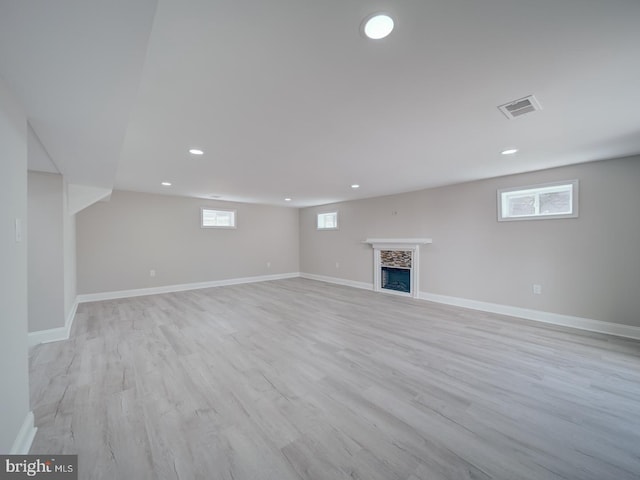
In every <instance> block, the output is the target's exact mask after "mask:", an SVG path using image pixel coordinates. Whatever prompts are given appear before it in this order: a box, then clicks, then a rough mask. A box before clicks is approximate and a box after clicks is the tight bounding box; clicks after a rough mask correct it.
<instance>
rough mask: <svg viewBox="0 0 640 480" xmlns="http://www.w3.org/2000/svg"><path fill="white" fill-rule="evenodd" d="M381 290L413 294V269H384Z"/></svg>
mask: <svg viewBox="0 0 640 480" xmlns="http://www.w3.org/2000/svg"><path fill="white" fill-rule="evenodd" d="M381 274H382V277H381V279H380V282H381V285H380V287H381V288H384V289H387V290H395V291H396V292H405V293H411V269H410V268H395V267H384V266H383V267H382V272H381Z"/></svg>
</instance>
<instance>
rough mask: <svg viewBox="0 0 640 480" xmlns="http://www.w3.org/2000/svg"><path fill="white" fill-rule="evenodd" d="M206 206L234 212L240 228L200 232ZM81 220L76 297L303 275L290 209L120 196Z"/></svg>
mask: <svg viewBox="0 0 640 480" xmlns="http://www.w3.org/2000/svg"><path fill="white" fill-rule="evenodd" d="M202 206H218V207H220V208H232V209H236V210H237V222H238V228H236V229H202V228H200V207H202ZM76 222H77V272H78V293H79V294H87V293H101V292H110V291H118V290H129V289H137V288H146V287H157V286H165V285H179V284H186V283H195V282H207V281H214V280H225V279H233V278H241V277H251V276H258V275H272V274H282V273H293V272H298V271H299V268H298V259H299V254H298V212H297V210H296V209H293V208H282V207H271V206H264V205H251V204H243V203H227V202H219V201H217V202H216V201H212V200H199V199H194V198H185V197H175V196H168V195H152V194H145V193H134V192H125V191H115V192H114V193H113V195H112V196H111V200H110V201H108V202H98V203H96V204H94V205H92V206H90V207H89V208H87V209H85V210H83V211H82V212H80V213H78V214H77V215H76ZM267 262H271V267H267ZM151 269H155V270H156V276H155V277H150V275H149V271H150V270H151Z"/></svg>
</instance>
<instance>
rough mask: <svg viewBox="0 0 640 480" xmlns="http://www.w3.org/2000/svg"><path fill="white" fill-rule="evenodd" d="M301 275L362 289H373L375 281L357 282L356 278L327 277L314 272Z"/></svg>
mask: <svg viewBox="0 0 640 480" xmlns="http://www.w3.org/2000/svg"><path fill="white" fill-rule="evenodd" d="M300 277H302V278H307V279H309V280H317V281H319V282H327V283H334V284H336V285H345V286H347V287H353V288H360V289H362V290H373V283H366V282H356V281H354V280H346V279H344V278H338V277H327V276H324V275H315V274H313V273H301V274H300Z"/></svg>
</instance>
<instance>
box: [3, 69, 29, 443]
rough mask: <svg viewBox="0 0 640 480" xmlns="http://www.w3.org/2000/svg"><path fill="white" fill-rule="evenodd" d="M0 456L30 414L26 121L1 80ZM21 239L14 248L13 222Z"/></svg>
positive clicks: (12, 441) (13, 439)
mask: <svg viewBox="0 0 640 480" xmlns="http://www.w3.org/2000/svg"><path fill="white" fill-rule="evenodd" d="M0 161H1V162H2V175H0V265H2V273H1V274H0V275H1V276H0V315H1V318H0V365H1V366H2V368H1V369H0V385H1V387H0V388H1V389H2V394H1V395H0V453H8V452H9V451H10V449H11V447H12V445H13V443H14V441H15V439H16V436H17V435H18V432H19V430H20V427H21V426H22V423H23V421H24V420H25V418H26V416H27V413H28V412H29V374H28V352H27V233H28V232H27V120H26V117H25V114H24V112H23V111H22V109H21V107H20V105H19V104H18V102H17V101H16V100H15V98H14V97H13V96H12V94H11V93H10V92H9V91H8V89H7V88H6V86H5V84H4V82H3V81H2V79H0ZM16 219H20V220H21V222H22V227H23V239H22V241H21V242H16V236H15V227H14V226H15V220H16Z"/></svg>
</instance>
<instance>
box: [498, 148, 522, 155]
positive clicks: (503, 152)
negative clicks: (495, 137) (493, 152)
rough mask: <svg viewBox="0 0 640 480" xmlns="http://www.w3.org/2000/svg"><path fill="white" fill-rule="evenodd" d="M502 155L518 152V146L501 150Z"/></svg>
mask: <svg viewBox="0 0 640 480" xmlns="http://www.w3.org/2000/svg"><path fill="white" fill-rule="evenodd" d="M500 153H501V154H502V155H513V154H514V153H518V149H517V148H509V149H508V150H503V151H501V152H500Z"/></svg>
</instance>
